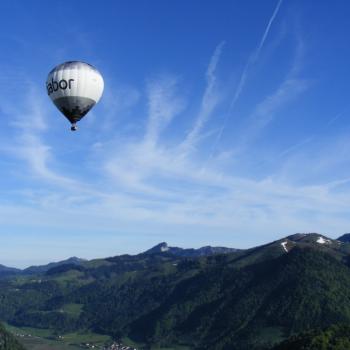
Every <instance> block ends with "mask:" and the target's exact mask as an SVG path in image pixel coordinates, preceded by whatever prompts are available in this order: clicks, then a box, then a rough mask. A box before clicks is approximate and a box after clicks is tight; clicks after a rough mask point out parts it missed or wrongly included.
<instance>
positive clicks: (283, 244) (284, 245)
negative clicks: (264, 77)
mask: <svg viewBox="0 0 350 350" xmlns="http://www.w3.org/2000/svg"><path fill="white" fill-rule="evenodd" d="M287 243H288V242H287V241H285V242H282V243H281V246H282V247H283V249H284V251H285V252H286V253H288V249H287V247H286V245H287Z"/></svg>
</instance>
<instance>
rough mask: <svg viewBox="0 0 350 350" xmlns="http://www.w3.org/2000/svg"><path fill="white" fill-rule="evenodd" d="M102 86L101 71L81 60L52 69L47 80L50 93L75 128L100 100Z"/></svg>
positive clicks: (48, 92)
mask: <svg viewBox="0 0 350 350" xmlns="http://www.w3.org/2000/svg"><path fill="white" fill-rule="evenodd" d="M103 87H104V83H103V78H102V76H101V74H100V73H99V71H98V70H97V69H96V68H95V67H93V66H91V65H90V64H88V63H85V62H80V61H69V62H65V63H62V64H60V65H58V66H57V67H55V68H54V69H52V70H51V72H50V73H49V75H48V77H47V81H46V89H47V94H48V95H49V97H50V98H51V100H52V101H53V103H54V104H55V105H56V107H57V108H58V109H59V110H60V111H61V112H62V113H63V114H64V116H65V117H66V118H67V119H68V120H69V121H70V122H71V123H72V124H73V126H74V128H75V123H76V122H78V121H79V120H80V119H81V118H83V117H84V116H85V115H86V114H87V113H88V112H89V111H90V109H91V108H92V107H93V106H94V105H95V104H96V103H97V102H98V101H99V99H100V98H101V96H102V92H103ZM74 128H73V127H72V130H75V129H74Z"/></svg>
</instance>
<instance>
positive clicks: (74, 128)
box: [70, 123, 78, 131]
mask: <svg viewBox="0 0 350 350" xmlns="http://www.w3.org/2000/svg"><path fill="white" fill-rule="evenodd" d="M70 129H71V130H72V131H76V130H77V129H78V127H77V125H76V124H75V123H73V124H72V126H71V127H70Z"/></svg>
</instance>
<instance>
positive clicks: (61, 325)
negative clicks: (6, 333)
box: [0, 234, 350, 350]
mask: <svg viewBox="0 0 350 350" xmlns="http://www.w3.org/2000/svg"><path fill="white" fill-rule="evenodd" d="M319 237H320V236H319V235H312V234H311V235H293V236H290V237H288V238H285V239H283V240H279V241H276V242H272V243H270V244H267V245H264V246H260V247H256V248H252V249H248V250H245V251H231V252H228V253H226V254H210V255H208V256H202V255H200V256H193V257H188V256H185V257H184V256H179V255H176V254H172V253H171V252H159V251H157V250H156V251H153V252H151V253H147V254H139V255H135V256H129V255H123V256H117V257H113V258H108V259H100V260H92V261H88V262H85V261H78V262H76V263H71V262H69V263H67V264H59V265H55V266H53V267H50V268H48V269H41V271H44V272H41V273H36V274H29V275H28V274H20V273H18V271H17V272H16V273H15V274H14V275H13V276H12V277H9V276H8V275H6V278H3V279H1V280H0V319H2V320H4V321H6V322H8V323H10V324H13V325H15V326H31V327H35V328H51V329H52V330H54V331H55V332H57V333H58V334H62V333H65V332H70V331H76V330H92V331H94V332H99V333H103V334H108V335H112V336H113V337H114V338H115V339H120V338H122V337H126V336H127V337H129V338H131V339H133V340H134V341H137V342H139V343H141V344H143V347H144V348H145V349H147V348H148V347H149V346H151V345H152V346H154V345H157V346H169V345H186V346H189V347H191V348H193V349H214V350H223V349H242V350H244V349H250V350H251V349H257V350H258V349H269V348H271V347H273V346H275V345H276V344H278V343H280V342H282V341H285V340H286V339H289V340H288V341H289V342H290V343H288V341H287V342H285V343H281V345H280V346H285V348H281V349H289V348H288V346H289V345H288V344H298V343H293V342H297V341H299V338H297V337H296V336H297V335H299V334H301V333H302V332H304V331H307V330H310V331H311V330H313V329H315V328H317V329H325V328H327V327H331V326H332V325H333V327H336V326H334V325H337V324H344V323H349V322H350V269H349V258H348V257H349V252H350V244H349V243H346V242H340V241H335V240H327V241H325V240H324V241H322V240H321V241H322V242H323V243H322V244H320V243H319V242H320V238H319ZM324 242H326V243H324ZM339 327H340V326H339ZM329 329H330V330H331V331H332V330H333V333H334V334H335V333H336V332H335V330H334V329H337V328H329ZM325 332H326V333H325V334H326V335H327V334H329V332H330V331H329V330H328V331H325ZM327 332H328V333H327ZM310 334H311V335H313V334H315V333H310ZM310 334H309V333H307V334H306V335H300V337H302V338H301V339H302V340H303V341H304V340H305V341H306V340H307V339H309V338H310ZM290 337H292V338H290ZM308 337H309V338H308ZM334 337H335V338H336V337H337V336H336V335H335V336H334ZM334 337H333V336H330V338H332V339H333V338H334ZM322 339H323V338H322ZM337 339H338V338H337ZM332 341H333V340H332ZM337 341H338V340H337ZM344 341H345V340H344V339H340V340H339V341H338V343H339V344H340V343H341V342H342V343H344ZM338 343H337V344H338ZM286 346H287V347H286ZM291 346H292V345H291ZM295 346H296V345H294V348H293V349H297V347H295ZM337 346H338V345H337ZM339 346H340V345H339ZM278 349H280V348H278ZM300 349H304V348H302V347H301V348H300ZM305 349H308V348H305ZM310 349H313V348H310ZM319 349H322V348H319ZM327 349H328V348H327ZM335 349H338V347H337V348H335ZM339 349H340V348H339Z"/></svg>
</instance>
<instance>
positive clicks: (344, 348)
mask: <svg viewBox="0 0 350 350" xmlns="http://www.w3.org/2000/svg"><path fill="white" fill-rule="evenodd" d="M348 349H350V326H349V325H344V324H340V325H333V326H331V327H328V328H325V329H322V330H313V331H309V332H307V333H302V334H299V335H296V336H293V337H291V338H290V339H288V340H286V341H284V342H282V343H281V344H279V345H277V346H276V347H274V348H273V349H272V350H348Z"/></svg>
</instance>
